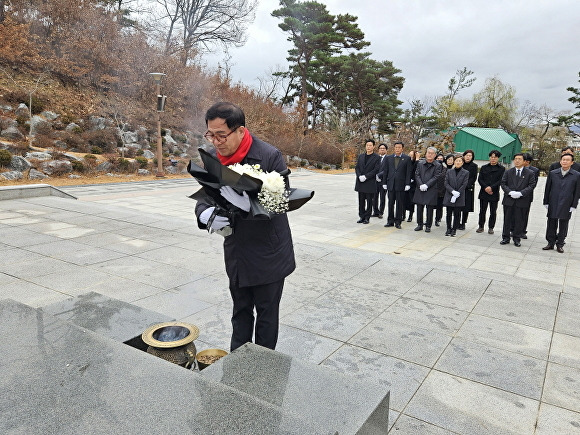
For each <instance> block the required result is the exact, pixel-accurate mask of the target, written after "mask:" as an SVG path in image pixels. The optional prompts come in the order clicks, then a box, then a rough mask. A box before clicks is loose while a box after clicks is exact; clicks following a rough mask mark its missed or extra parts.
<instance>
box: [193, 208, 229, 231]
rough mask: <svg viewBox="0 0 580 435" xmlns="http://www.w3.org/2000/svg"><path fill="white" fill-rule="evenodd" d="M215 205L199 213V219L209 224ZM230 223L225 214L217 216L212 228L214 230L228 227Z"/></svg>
mask: <svg viewBox="0 0 580 435" xmlns="http://www.w3.org/2000/svg"><path fill="white" fill-rule="evenodd" d="M214 210H215V207H210V208H206V209H205V210H204V211H202V212H201V214H200V215H199V221H200V222H201V223H202V224H204V225H207V222H208V221H209V218H210V217H211V215H212V214H213V212H214ZM229 224H230V221H229V220H228V218H227V217H225V216H216V217H215V218H214V219H213V222H212V223H211V226H210V228H211V229H213V230H221V229H222V228H223V227H227V226H228V225H229Z"/></svg>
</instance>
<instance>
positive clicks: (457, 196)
mask: <svg viewBox="0 0 580 435" xmlns="http://www.w3.org/2000/svg"><path fill="white" fill-rule="evenodd" d="M451 195H452V196H453V198H455V199H457V198H459V197H460V196H461V193H460V192H458V191H457V190H453V191H451ZM453 202H455V201H453Z"/></svg>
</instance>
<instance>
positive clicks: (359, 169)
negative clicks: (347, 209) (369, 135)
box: [354, 139, 381, 224]
mask: <svg viewBox="0 0 580 435" xmlns="http://www.w3.org/2000/svg"><path fill="white" fill-rule="evenodd" d="M380 161H381V158H380V157H379V156H378V154H375V141H374V140H372V139H369V140H367V141H366V143H365V152H364V153H363V154H361V155H359V156H358V160H357V161H356V166H355V172H356V183H355V185H354V190H356V191H357V192H358V216H359V220H358V221H357V223H359V224H368V223H369V219H370V218H371V212H372V207H373V198H374V196H375V192H376V191H377V180H376V176H377V174H378V172H379V163H380Z"/></svg>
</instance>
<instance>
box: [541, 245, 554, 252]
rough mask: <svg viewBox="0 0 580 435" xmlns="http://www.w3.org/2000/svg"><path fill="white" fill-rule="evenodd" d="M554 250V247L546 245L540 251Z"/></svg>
mask: <svg viewBox="0 0 580 435" xmlns="http://www.w3.org/2000/svg"><path fill="white" fill-rule="evenodd" d="M552 249H554V245H546V246H544V247H543V248H542V251H550V250H552Z"/></svg>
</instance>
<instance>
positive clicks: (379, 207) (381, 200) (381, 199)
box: [373, 183, 387, 215]
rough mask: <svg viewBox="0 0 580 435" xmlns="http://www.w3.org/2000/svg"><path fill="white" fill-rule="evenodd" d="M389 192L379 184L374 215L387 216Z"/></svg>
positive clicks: (374, 202)
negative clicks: (386, 202) (386, 206)
mask: <svg viewBox="0 0 580 435" xmlns="http://www.w3.org/2000/svg"><path fill="white" fill-rule="evenodd" d="M386 196H387V191H386V190H385V189H383V186H381V185H380V183H377V193H375V195H374V197H373V214H378V215H383V214H385V198H386Z"/></svg>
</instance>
